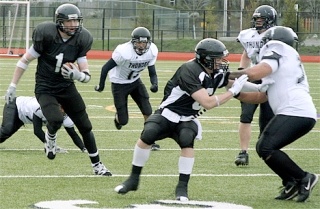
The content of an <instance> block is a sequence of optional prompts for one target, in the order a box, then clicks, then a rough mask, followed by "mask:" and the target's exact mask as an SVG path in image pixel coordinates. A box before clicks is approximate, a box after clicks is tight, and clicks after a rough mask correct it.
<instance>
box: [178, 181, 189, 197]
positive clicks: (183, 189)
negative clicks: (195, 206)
mask: <svg viewBox="0 0 320 209" xmlns="http://www.w3.org/2000/svg"><path fill="white" fill-rule="evenodd" d="M176 200H179V201H181V202H186V201H189V198H188V183H187V182H182V181H179V183H178V185H177V187H176Z"/></svg>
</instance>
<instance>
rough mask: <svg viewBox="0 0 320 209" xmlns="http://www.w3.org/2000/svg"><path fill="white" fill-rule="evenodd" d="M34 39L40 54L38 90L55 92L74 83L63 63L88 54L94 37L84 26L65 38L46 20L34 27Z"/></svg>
mask: <svg viewBox="0 0 320 209" xmlns="http://www.w3.org/2000/svg"><path fill="white" fill-rule="evenodd" d="M32 41H33V47H34V49H35V51H36V52H38V53H39V54H40V57H39V58H38V64H37V70H36V88H35V93H56V92H59V91H61V90H63V89H64V88H65V87H67V86H69V85H70V84H71V83H72V82H73V80H68V79H64V78H63V76H62V75H61V66H62V65H63V64H64V63H66V62H72V63H74V62H75V61H76V60H77V58H79V57H83V56H86V54H87V52H88V51H89V50H90V49H91V46H92V42H93V38H92V35H91V34H90V32H89V31H88V30H87V29H85V28H83V27H82V30H81V32H80V33H76V34H75V35H74V36H72V37H71V38H69V39H68V40H67V41H64V40H63V39H62V37H61V36H60V34H59V32H58V29H57V26H56V24H55V23H53V22H44V23H41V24H39V25H37V26H36V28H35V29H34V31H33V34H32Z"/></svg>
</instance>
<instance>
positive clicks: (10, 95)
mask: <svg viewBox="0 0 320 209" xmlns="http://www.w3.org/2000/svg"><path fill="white" fill-rule="evenodd" d="M15 97H16V84H14V83H10V85H9V87H8V89H7V93H6V95H5V96H4V99H5V100H6V103H7V104H9V103H10V102H12V101H13V99H14V98H15Z"/></svg>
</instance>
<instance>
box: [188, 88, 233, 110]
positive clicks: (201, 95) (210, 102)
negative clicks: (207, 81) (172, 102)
mask: <svg viewBox="0 0 320 209" xmlns="http://www.w3.org/2000/svg"><path fill="white" fill-rule="evenodd" d="M191 97H192V98H193V99H194V100H196V101H197V102H199V104H200V105H201V106H202V107H203V108H205V109H207V110H210V109H212V108H214V107H218V106H220V105H222V104H224V103H226V102H227V101H229V100H230V99H232V98H233V94H232V92H230V91H226V92H225V93H223V94H219V95H212V96H209V95H208V92H207V90H206V89H204V88H202V89H200V90H198V91H196V92H194V93H193V94H192V95H191Z"/></svg>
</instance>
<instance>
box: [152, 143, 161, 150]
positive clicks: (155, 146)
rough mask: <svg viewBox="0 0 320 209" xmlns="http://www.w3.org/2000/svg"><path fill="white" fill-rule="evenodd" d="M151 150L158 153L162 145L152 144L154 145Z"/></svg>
mask: <svg viewBox="0 0 320 209" xmlns="http://www.w3.org/2000/svg"><path fill="white" fill-rule="evenodd" d="M151 150H152V151H158V150H160V145H159V144H156V143H154V144H152V145H151Z"/></svg>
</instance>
